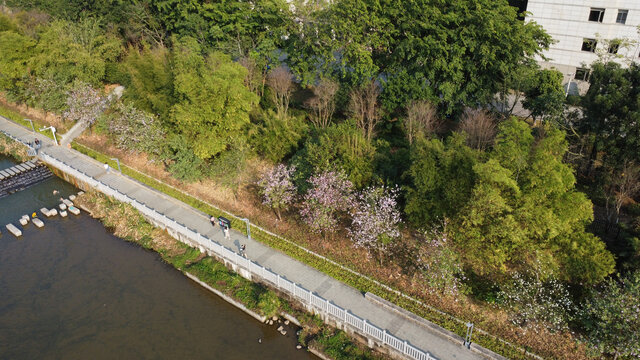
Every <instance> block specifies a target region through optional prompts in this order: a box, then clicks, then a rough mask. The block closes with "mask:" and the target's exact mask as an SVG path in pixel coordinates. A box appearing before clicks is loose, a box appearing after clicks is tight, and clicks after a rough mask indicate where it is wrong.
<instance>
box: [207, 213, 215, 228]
mask: <svg viewBox="0 0 640 360" xmlns="http://www.w3.org/2000/svg"><path fill="white" fill-rule="evenodd" d="M209 221H211V226H213V227H216V218H215V216H213V215H211V217H210V218H209Z"/></svg>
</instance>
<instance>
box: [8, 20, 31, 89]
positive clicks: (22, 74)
mask: <svg viewBox="0 0 640 360" xmlns="http://www.w3.org/2000/svg"><path fill="white" fill-rule="evenodd" d="M35 45H36V42H35V40H33V39H31V38H29V37H27V36H24V35H21V34H19V33H17V32H14V31H12V30H5V31H0V54H2V56H0V88H2V89H4V90H9V91H11V92H12V93H14V94H15V93H18V92H19V91H20V89H21V88H22V87H23V86H24V81H23V79H25V78H27V77H28V76H29V71H28V64H29V62H30V60H31V57H32V56H33V54H34V47H35Z"/></svg>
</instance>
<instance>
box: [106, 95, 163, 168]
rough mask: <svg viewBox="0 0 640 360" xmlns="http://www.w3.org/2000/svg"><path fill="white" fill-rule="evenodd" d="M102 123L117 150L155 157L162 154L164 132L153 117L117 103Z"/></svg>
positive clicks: (120, 102) (122, 103) (131, 106)
mask: <svg viewBox="0 0 640 360" xmlns="http://www.w3.org/2000/svg"><path fill="white" fill-rule="evenodd" d="M104 121H105V122H106V124H105V127H106V129H107V130H108V133H107V134H108V136H109V137H110V138H111V140H112V141H113V142H114V143H115V144H116V146H117V147H118V148H120V149H125V150H129V151H132V152H133V151H141V152H145V153H147V154H150V155H155V156H159V155H160V154H161V153H162V148H163V146H164V144H163V143H164V140H165V130H164V129H163V128H162V126H161V125H160V123H159V122H158V119H157V118H156V117H154V116H153V115H151V114H149V113H146V112H144V111H142V110H138V109H136V108H135V107H134V106H133V105H131V104H126V103H124V102H122V101H119V102H117V103H116V105H115V106H114V108H113V109H112V111H111V112H110V113H109V114H108V116H106V117H105V120H104Z"/></svg>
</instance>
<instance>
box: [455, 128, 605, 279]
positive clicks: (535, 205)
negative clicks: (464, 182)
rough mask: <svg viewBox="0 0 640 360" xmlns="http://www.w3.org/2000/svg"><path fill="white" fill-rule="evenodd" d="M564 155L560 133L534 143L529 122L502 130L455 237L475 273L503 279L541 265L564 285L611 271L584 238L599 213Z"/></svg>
mask: <svg viewBox="0 0 640 360" xmlns="http://www.w3.org/2000/svg"><path fill="white" fill-rule="evenodd" d="M566 151H567V143H566V140H565V139H564V134H563V133H562V132H561V131H559V130H557V129H554V128H549V127H548V128H546V130H545V132H544V134H543V135H540V138H538V139H537V140H536V141H534V137H533V134H532V130H531V129H530V128H529V127H528V125H526V123H524V122H523V121H520V120H509V121H506V122H504V123H503V124H502V125H501V126H500V132H499V134H498V136H497V141H496V145H495V146H494V148H493V150H492V151H491V152H490V154H489V156H490V159H489V161H487V162H486V163H483V164H478V165H476V166H474V172H475V176H476V178H477V181H476V184H475V186H474V189H473V194H472V196H471V197H470V198H469V202H468V204H467V205H466V206H465V207H464V209H463V210H462V212H461V214H460V226H459V227H458V228H456V230H457V231H458V232H457V233H456V236H455V237H454V239H455V242H456V244H457V246H458V248H459V249H460V251H461V252H462V253H463V254H464V258H465V261H466V263H467V264H469V265H470V266H471V267H472V269H473V270H474V271H476V272H478V273H481V274H485V275H489V274H491V276H493V277H496V278H499V277H500V276H504V275H506V274H508V273H510V272H512V271H527V270H528V269H530V268H531V267H532V266H534V265H535V266H540V267H541V270H542V273H545V274H550V276H553V277H555V278H558V279H560V280H566V281H571V282H576V283H578V282H580V283H589V284H593V283H598V282H600V281H602V280H603V279H604V278H605V277H606V276H607V275H608V274H610V273H611V272H612V271H613V269H614V259H613V256H612V255H611V253H609V252H608V251H607V250H606V249H605V246H604V243H603V242H602V241H600V240H599V239H598V238H596V237H595V236H594V235H592V234H590V233H588V232H587V231H586V230H585V226H586V225H587V224H589V223H590V222H591V221H592V220H593V209H592V205H591V202H590V201H589V200H588V199H587V197H586V196H585V195H584V194H583V193H580V192H578V191H576V189H575V177H574V176H573V172H572V170H571V168H570V167H569V166H567V165H566V164H564V163H563V161H562V160H563V156H564V154H565V153H566ZM537 264H540V265H537Z"/></svg>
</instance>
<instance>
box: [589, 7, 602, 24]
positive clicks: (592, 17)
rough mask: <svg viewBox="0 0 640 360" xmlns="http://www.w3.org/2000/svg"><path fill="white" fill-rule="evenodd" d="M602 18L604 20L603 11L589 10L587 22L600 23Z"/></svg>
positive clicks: (597, 9)
mask: <svg viewBox="0 0 640 360" xmlns="http://www.w3.org/2000/svg"><path fill="white" fill-rule="evenodd" d="M602 18H604V9H599V8H591V12H590V13H589V21H595V22H602Z"/></svg>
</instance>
